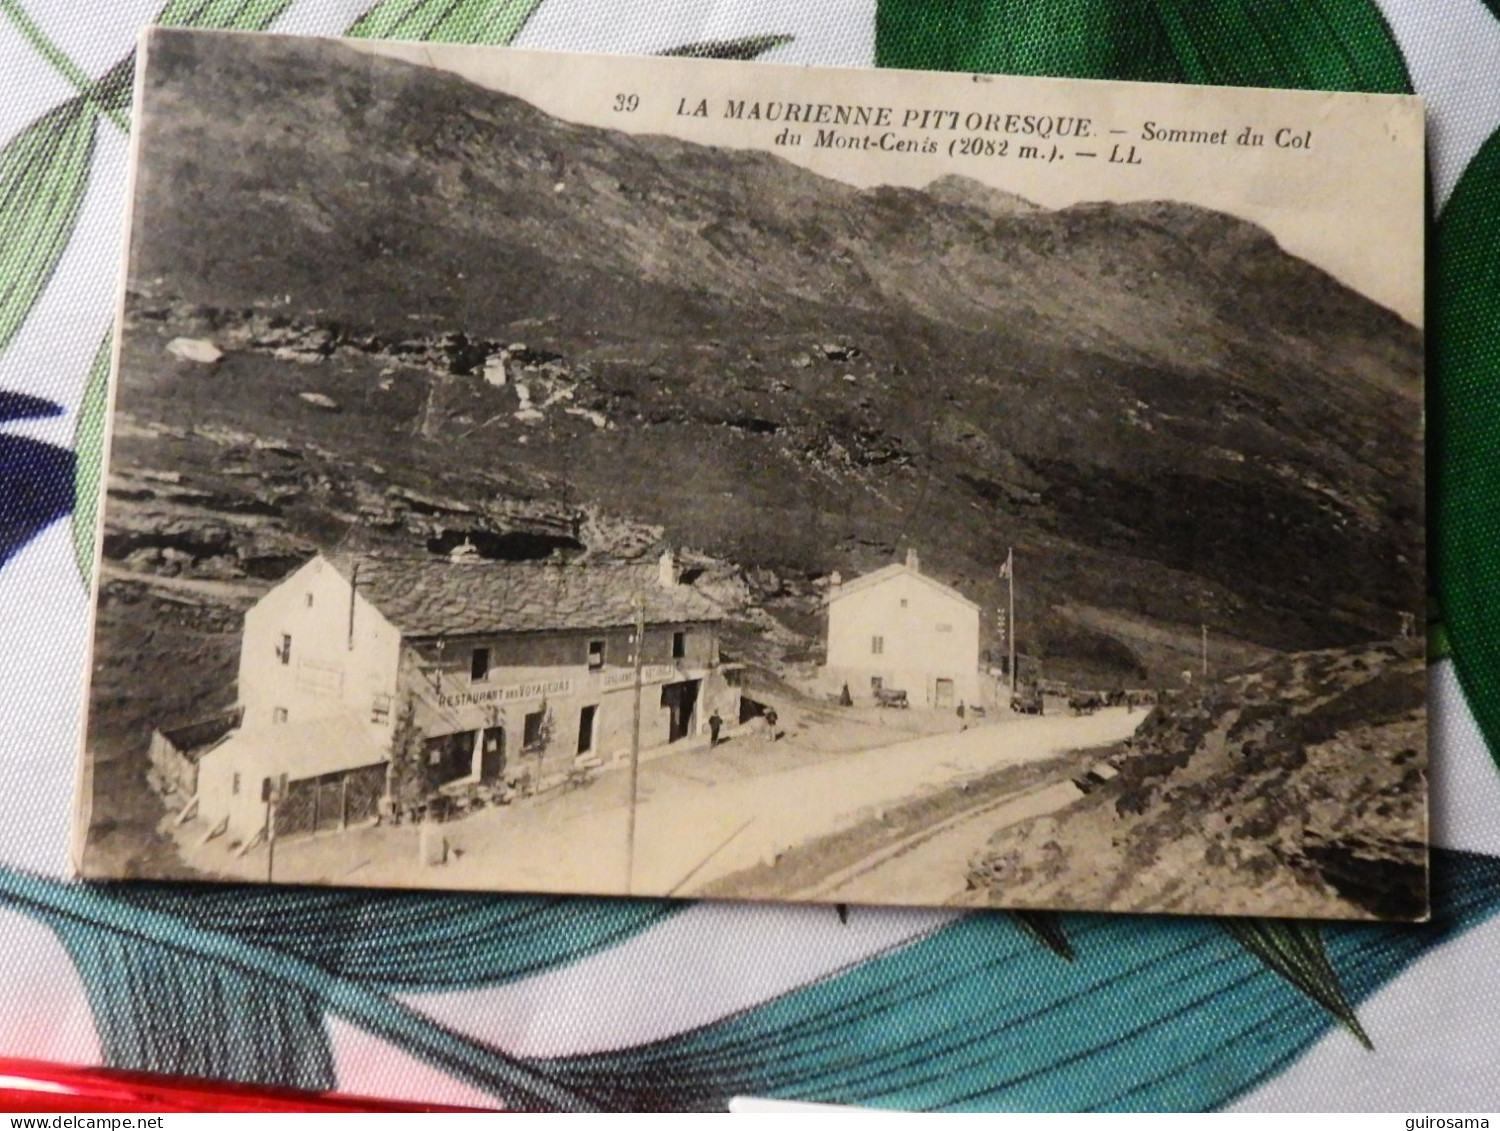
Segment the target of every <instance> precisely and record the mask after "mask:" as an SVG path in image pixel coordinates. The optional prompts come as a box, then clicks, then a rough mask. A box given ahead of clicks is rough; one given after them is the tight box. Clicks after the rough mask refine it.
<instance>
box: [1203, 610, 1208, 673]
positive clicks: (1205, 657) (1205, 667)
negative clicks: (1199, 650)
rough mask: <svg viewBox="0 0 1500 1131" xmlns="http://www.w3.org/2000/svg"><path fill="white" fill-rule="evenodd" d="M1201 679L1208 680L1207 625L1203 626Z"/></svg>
mask: <svg viewBox="0 0 1500 1131" xmlns="http://www.w3.org/2000/svg"><path fill="white" fill-rule="evenodd" d="M1203 679H1204V681H1205V682H1207V680H1208V625H1206V624H1205V625H1204V626H1203Z"/></svg>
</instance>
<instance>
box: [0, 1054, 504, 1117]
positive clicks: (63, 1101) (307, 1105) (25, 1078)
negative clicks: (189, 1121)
mask: <svg viewBox="0 0 1500 1131" xmlns="http://www.w3.org/2000/svg"><path fill="white" fill-rule="evenodd" d="M479 1110H482V1109H480V1108H471V1107H447V1106H444V1105H442V1104H416V1103H401V1102H400V1101H398V1100H380V1099H371V1098H370V1097H368V1096H345V1095H340V1094H339V1093H337V1092H303V1091H298V1090H297V1089H295V1088H270V1087H264V1086H261V1085H257V1084H227V1083H222V1082H220V1081H217V1080H185V1079H179V1078H177V1077H174V1076H157V1075H154V1074H152V1073H148V1072H124V1071H120V1070H119V1069H114V1068H76V1067H72V1066H69V1065H65V1064H48V1063H47V1062H45V1061H40V1060H10V1059H7V1058H5V1057H0V1111H5V1112H34V1111H35V1112H74V1111H76V1112H96V1111H97V1112H113V1111H119V1112H131V1113H148V1114H149V1113H152V1112H163V1113H166V1112H189V1111H238V1112H247V1111H252V1112H256V1111H258V1112H274V1111H345V1112H352V1111H468V1112H473V1111H479Z"/></svg>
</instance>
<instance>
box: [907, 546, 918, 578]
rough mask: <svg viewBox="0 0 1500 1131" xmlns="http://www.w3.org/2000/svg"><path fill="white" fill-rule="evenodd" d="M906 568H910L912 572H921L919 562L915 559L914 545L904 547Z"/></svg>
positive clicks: (915, 550) (915, 549)
mask: <svg viewBox="0 0 1500 1131" xmlns="http://www.w3.org/2000/svg"><path fill="white" fill-rule="evenodd" d="M906 568H907V569H909V570H911V571H912V573H921V572H922V567H921V563H920V562H918V561H917V548H916V547H915V546H908V547H907V548H906Z"/></svg>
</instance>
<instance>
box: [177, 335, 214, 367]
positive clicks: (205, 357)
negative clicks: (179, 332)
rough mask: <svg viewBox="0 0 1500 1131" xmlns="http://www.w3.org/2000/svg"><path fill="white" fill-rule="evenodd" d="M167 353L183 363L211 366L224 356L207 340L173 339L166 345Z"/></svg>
mask: <svg viewBox="0 0 1500 1131" xmlns="http://www.w3.org/2000/svg"><path fill="white" fill-rule="evenodd" d="M167 352H168V353H169V354H171V355H172V356H173V357H177V358H181V359H182V360H183V361H193V362H197V363H198V364H199V365H212V364H213V363H214V362H216V361H218V360H219V358H221V357H223V356H224V351H223V350H221V349H219V347H218V346H216V345H214V344H213V342H211V341H209V340H208V339H207V338H173V339H172V340H171V341H170V342H168V343H167Z"/></svg>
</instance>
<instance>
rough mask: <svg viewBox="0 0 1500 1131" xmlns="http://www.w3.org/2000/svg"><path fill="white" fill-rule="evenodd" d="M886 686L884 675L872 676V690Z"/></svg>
mask: <svg viewBox="0 0 1500 1131" xmlns="http://www.w3.org/2000/svg"><path fill="white" fill-rule="evenodd" d="M884 686H885V679H884V678H883V677H881V676H878V675H872V676H871V677H870V690H871V691H879V690H880V689H881V688H883V687H884Z"/></svg>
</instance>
